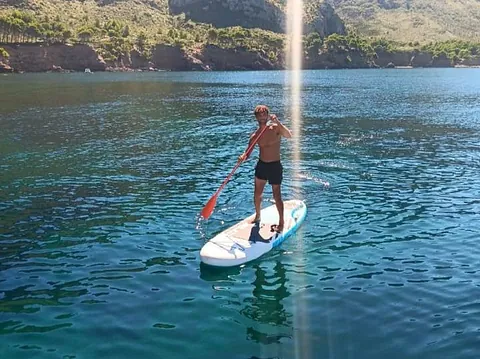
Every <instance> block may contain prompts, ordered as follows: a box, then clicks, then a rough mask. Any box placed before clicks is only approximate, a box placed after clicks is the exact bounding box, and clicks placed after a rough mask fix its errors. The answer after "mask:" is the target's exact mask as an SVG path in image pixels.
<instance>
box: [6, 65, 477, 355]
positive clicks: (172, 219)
mask: <svg viewBox="0 0 480 359" xmlns="http://www.w3.org/2000/svg"><path fill="white" fill-rule="evenodd" d="M303 79H304V91H303V94H302V105H303V109H302V118H303V126H302V137H301V140H300V146H301V148H300V150H301V158H302V159H301V163H299V164H298V167H299V168H300V171H299V173H298V174H297V175H296V177H294V173H293V168H294V166H293V164H292V161H291V158H292V151H293V148H292V145H291V142H288V141H286V142H284V146H283V152H282V156H283V163H284V167H285V182H284V186H283V195H284V198H285V199H290V198H292V196H293V193H297V192H298V193H300V196H301V197H302V198H301V199H304V200H305V202H306V203H307V206H308V208H309V213H308V216H307V219H306V221H305V223H304V225H303V226H302V228H301V230H300V231H299V232H298V234H297V235H296V236H295V237H292V238H290V239H289V240H288V241H286V242H284V243H283V244H282V246H281V247H280V248H279V249H278V250H275V251H273V252H271V253H269V254H268V255H267V256H265V257H263V258H262V259H260V260H257V261H255V262H253V263H251V264H248V265H246V266H244V267H241V268H233V269H226V270H225V269H224V270H213V269H211V268H208V267H206V266H203V265H201V264H200V261H199V251H200V248H201V246H202V245H203V243H205V241H206V240H208V238H211V237H212V236H213V235H215V234H216V233H218V232H219V231H221V230H224V229H226V228H227V227H228V226H230V225H233V224H234V223H236V221H238V220H240V219H242V218H244V217H245V216H247V215H249V214H251V213H252V211H253V204H252V197H253V195H252V191H253V179H252V176H253V166H254V161H249V162H247V163H246V164H244V165H242V167H241V168H240V169H239V171H238V172H237V174H236V175H235V177H234V180H233V181H232V182H230V183H229V184H228V185H227V187H226V188H225V189H224V191H223V192H222V194H221V196H220V198H219V200H218V203H217V207H216V211H215V212H214V214H213V215H212V217H211V219H210V220H209V221H208V222H207V223H205V222H203V223H202V222H200V223H198V213H199V211H200V210H201V209H202V207H203V205H204V204H205V203H206V201H207V200H208V199H209V198H210V196H211V195H212V194H213V192H214V191H215V190H216V189H217V187H218V186H219V185H220V183H221V182H222V180H223V179H224V178H225V176H226V175H227V174H228V172H229V171H230V170H231V168H232V167H233V166H234V164H235V161H236V158H237V157H238V155H239V154H240V153H241V152H242V151H243V149H244V148H245V145H246V143H247V138H248V134H249V133H250V132H251V131H252V130H253V129H254V126H255V123H254V120H253V117H252V115H251V112H252V109H253V107H254V106H255V105H256V104H259V103H266V104H268V105H269V106H270V107H271V108H272V111H273V112H275V113H276V114H278V115H279V117H280V118H281V119H283V120H284V122H285V123H286V124H287V125H291V124H290V120H289V118H288V112H287V111H286V109H287V108H288V101H286V99H285V97H284V90H285V87H284V85H283V82H284V73H282V72H238V73H236V72H232V73H168V72H165V73H155V74H150V73H148V74H94V75H85V74H28V75H14V76H2V77H0V102H1V105H0V150H1V151H0V169H1V177H0V214H1V220H0V357H1V358H242V359H244V358H369V359H371V358H390V359H391V358H422V359H427V358H478V357H479V355H480V354H479V353H480V246H479V244H478V240H479V237H480V236H479V219H480V176H479V170H480V70H478V69H430V70H421V69H418V70H378V71H377V70H367V71H363V70H362V71H356V70H355V71H308V72H304V74H303ZM271 200H272V194H271V190H270V189H267V191H266V194H265V196H264V203H263V204H264V206H267V205H270V204H271Z"/></svg>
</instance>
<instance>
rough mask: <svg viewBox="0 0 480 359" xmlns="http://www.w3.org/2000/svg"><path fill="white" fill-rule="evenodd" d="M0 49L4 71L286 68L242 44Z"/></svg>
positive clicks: (425, 56) (319, 59) (354, 65)
mask: <svg viewBox="0 0 480 359" xmlns="http://www.w3.org/2000/svg"><path fill="white" fill-rule="evenodd" d="M2 48H3V49H4V50H5V52H6V55H5V54H4V55H2V54H1V53H0V73H37V72H58V73H60V72H65V73H68V72H89V71H92V72H149V71H152V72H159V71H175V72H177V71H196V72H198V71H206V72H208V71H271V70H284V71H288V70H287V69H286V65H285V59H284V55H283V53H282V52H278V53H277V54H276V55H275V56H272V54H266V53H265V52H264V51H261V50H255V51H254V50H249V49H246V48H244V47H232V48H223V47H219V46H217V45H212V44H210V45H206V46H204V47H202V48H198V49H196V50H195V51H188V50H185V49H183V48H181V47H180V46H173V45H165V44H158V45H156V46H155V47H154V48H153V50H152V53H151V55H150V56H149V57H148V58H147V57H146V56H145V55H144V54H143V53H141V52H140V51H138V50H137V49H133V50H131V51H130V52H127V53H124V54H122V55H121V56H119V57H118V58H117V59H115V60H110V61H105V60H104V59H103V58H102V56H101V55H100V51H99V50H98V49H96V48H94V47H93V46H91V45H88V44H77V45H64V44H55V45H37V44H28V45H14V46H5V45H3V46H2ZM302 65H303V66H302V67H303V70H324V69H337V70H341V69H380V68H381V69H416V68H480V55H478V56H471V57H468V58H465V59H457V60H455V61H454V60H452V59H449V58H447V57H446V56H445V55H440V56H434V55H433V54H432V53H429V52H425V51H424V52H420V51H416V50H412V51H392V52H377V53H375V55H368V56H367V55H366V54H364V53H362V52H360V51H358V50H345V49H336V50H325V49H324V50H320V51H318V53H313V54H306V55H305V57H304V59H303V63H302Z"/></svg>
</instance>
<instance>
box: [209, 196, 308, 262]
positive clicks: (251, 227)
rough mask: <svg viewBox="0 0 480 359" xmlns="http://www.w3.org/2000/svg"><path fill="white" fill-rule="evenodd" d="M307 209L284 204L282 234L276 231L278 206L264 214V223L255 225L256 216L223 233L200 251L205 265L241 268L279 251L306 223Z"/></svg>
mask: <svg viewBox="0 0 480 359" xmlns="http://www.w3.org/2000/svg"><path fill="white" fill-rule="evenodd" d="M306 212H307V207H306V205H305V203H304V202H303V201H299V200H290V201H284V222H285V223H284V228H283V231H282V232H281V233H278V232H276V231H274V230H272V229H273V226H275V225H277V224H278V220H279V216H278V211H277V208H276V206H275V205H272V206H270V207H267V208H264V209H262V211H261V220H260V223H252V222H253V220H254V218H255V214H253V215H251V216H249V217H247V218H245V219H244V220H242V221H240V222H239V223H237V224H235V225H233V226H232V227H230V228H228V229H226V230H225V231H223V232H221V233H219V234H218V235H216V236H215V237H214V238H212V239H211V240H209V241H208V242H207V243H206V244H205V245H204V246H203V247H202V249H201V251H200V258H201V260H202V262H204V263H206V264H209V265H213V266H220V267H230V266H236V265H240V264H243V263H246V262H249V261H251V260H254V259H256V258H258V257H260V256H261V255H263V254H265V253H267V252H269V251H270V250H271V249H273V248H275V247H277V246H278V245H280V243H282V242H283V241H284V240H285V239H286V238H288V237H289V236H290V235H292V234H293V233H295V232H296V230H297V228H298V227H299V226H300V224H301V223H302V222H303V220H304V218H305V216H306Z"/></svg>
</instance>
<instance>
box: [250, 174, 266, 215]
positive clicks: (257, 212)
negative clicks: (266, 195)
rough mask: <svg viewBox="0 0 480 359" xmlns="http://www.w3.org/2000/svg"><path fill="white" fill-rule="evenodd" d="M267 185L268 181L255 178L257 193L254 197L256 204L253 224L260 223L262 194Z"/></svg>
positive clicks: (255, 192)
mask: <svg viewBox="0 0 480 359" xmlns="http://www.w3.org/2000/svg"><path fill="white" fill-rule="evenodd" d="M266 183H267V181H266V180H262V179H260V178H257V177H255V191H254V195H253V202H254V203H255V219H254V220H253V222H259V221H260V211H261V210H262V194H263V189H264V188H265V184H266Z"/></svg>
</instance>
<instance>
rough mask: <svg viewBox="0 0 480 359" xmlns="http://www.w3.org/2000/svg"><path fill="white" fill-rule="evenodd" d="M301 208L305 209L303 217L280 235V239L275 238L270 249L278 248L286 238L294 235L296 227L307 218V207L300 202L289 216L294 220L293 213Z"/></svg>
mask: <svg viewBox="0 0 480 359" xmlns="http://www.w3.org/2000/svg"><path fill="white" fill-rule="evenodd" d="M302 207H305V211H304V212H303V215H302V216H301V217H299V218H298V220H297V221H296V222H295V224H294V225H293V227H292V228H290V230H289V231H288V232H287V233H285V234H282V235H281V236H280V238H277V239H276V240H275V242H273V244H272V248H275V247H278V246H279V245H280V244H282V242H283V241H284V240H285V239H287V238H288V237H290V236H291V235H292V234H294V233H295V232H296V231H297V229H298V227H299V226H300V225H301V224H302V222H303V221H304V220H305V217H306V216H307V206H306V205H305V203H303V202H302V205H300V206H298V207H296V208H295V209H294V210H293V211H292V213H291V216H292V217H293V218H294V219H295V213H296V212H297V211H298V210H300V209H301V208H302Z"/></svg>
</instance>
